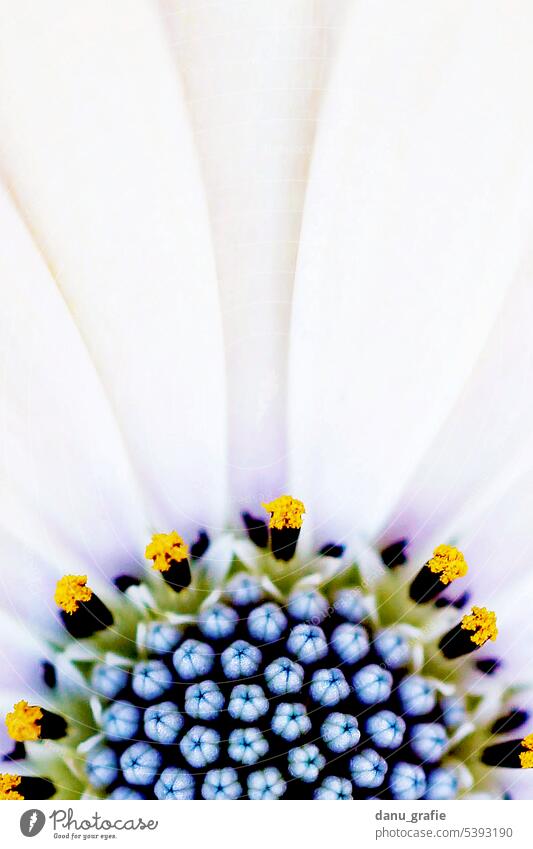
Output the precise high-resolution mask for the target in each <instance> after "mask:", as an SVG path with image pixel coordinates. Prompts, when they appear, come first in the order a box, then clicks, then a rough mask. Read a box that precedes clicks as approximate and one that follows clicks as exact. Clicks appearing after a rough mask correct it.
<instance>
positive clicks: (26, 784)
mask: <svg viewBox="0 0 533 849" xmlns="http://www.w3.org/2000/svg"><path fill="white" fill-rule="evenodd" d="M15 789H16V790H17V791H18V792H19V793H20V795H21V796H23V797H24V799H26V800H28V801H29V800H32V799H50V798H51V797H52V796H53V795H54V793H55V792H56V788H55V787H54V785H53V783H52V782H51V781H50V779H49V778H37V777H34V776H27V775H23V776H22V777H21V779H20V784H19V785H18V786H17V787H16V788H15Z"/></svg>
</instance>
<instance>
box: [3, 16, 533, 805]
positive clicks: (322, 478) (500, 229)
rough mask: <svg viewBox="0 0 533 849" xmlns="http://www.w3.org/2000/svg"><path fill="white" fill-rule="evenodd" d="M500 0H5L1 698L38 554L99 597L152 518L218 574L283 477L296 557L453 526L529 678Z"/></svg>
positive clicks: (521, 325) (413, 542) (528, 463)
mask: <svg viewBox="0 0 533 849" xmlns="http://www.w3.org/2000/svg"><path fill="white" fill-rule="evenodd" d="M409 5H410V4H409ZM512 5H513V6H515V5H516V7H517V9H516V13H515V14H510V13H509V11H508V9H507V8H506V9H505V10H503V9H502V8H499V7H496V6H494V7H490V8H484V9H483V19H482V27H480V25H479V24H480V20H479V13H477V14H476V13H472V12H471V11H470V10H469V9H467V8H463V7H462V5H461V4H459V5H458V6H457V8H453V9H451V8H449V7H448V6H447V4H435V5H433V6H432V7H431V8H429V9H426V10H425V12H424V15H423V16H420V15H419V14H418V11H417V7H416V4H413V8H412V9H408V10H406V9H405V7H404V6H403V5H402V8H399V6H398V8H396V7H395V5H394V4H391V6H390V8H389V9H388V12H387V26H386V27H384V26H383V19H382V12H381V11H380V8H379V7H378V6H373V5H372V4H362V5H361V4H354V5H353V6H352V5H351V4H344V3H341V2H338V3H333V4H332V3H329V2H327V0H323V2H318V3H313V4H309V3H306V2H305V0H301V1H300V2H295V3H290V4H286V3H285V2H282V0H273V2H268V3H266V2H265V3H262V2H258V3H256V2H252V3H249V4H244V5H243V4H237V6H238V9H237V6H236V7H235V9H231V10H230V9H229V8H228V7H224V8H222V7H213V8H211V7H210V8H209V9H208V10H207V9H206V8H202V7H201V6H200V5H198V7H196V6H195V7H194V8H193V7H187V8H186V9H184V8H183V7H182V6H181V4H180V3H178V2H177V0H166V1H165V2H163V3H162V4H158V3H155V2H152V3H151V2H136V3H134V4H132V3H129V2H127V0H116V1H115V2H114V3H112V4H109V3H105V2H104V0H95V2H93V3H91V4H90V5H88V4H83V3H75V4H72V3H71V2H70V0H43V2H41V3H39V4H36V3H32V2H30V0H19V2H18V3H17V4H13V3H11V2H7V0H1V3H0V12H1V16H2V28H1V32H0V62H1V65H2V68H3V71H2V74H3V78H4V84H3V86H2V89H1V91H0V173H1V174H2V185H1V187H0V188H1V191H0V236H1V238H0V297H1V303H0V355H1V357H0V377H1V383H0V439H1V443H0V445H1V453H0V558H1V564H0V581H1V584H0V588H1V596H2V598H1V605H2V610H3V614H5V615H3V616H2V620H1V623H0V660H1V664H0V669H1V672H0V707H1V708H2V712H5V710H7V709H9V708H10V707H11V706H12V705H13V703H14V702H15V701H17V699H19V698H21V692H23V694H25V695H26V696H27V697H28V698H30V700H31V698H32V697H33V698H34V699H35V700H38V701H39V703H42V701H43V698H44V697H43V695H42V692H41V690H40V684H39V683H38V682H39V681H40V662H41V660H43V659H44V660H46V659H47V652H49V651H50V650H49V649H47V648H46V647H45V645H44V644H43V635H45V636H46V637H48V638H50V639H51V640H55V641H57V640H58V639H63V637H62V634H61V637H60V636H59V635H60V631H59V627H58V626H57V623H58V619H57V616H56V607H55V604H54V602H53V595H54V587H55V583H56V581H57V580H58V578H60V577H61V576H62V575H64V574H65V573H67V574H83V575H85V574H88V573H90V576H91V577H90V585H91V587H92V588H93V589H94V590H95V592H96V593H99V592H102V593H103V594H104V595H105V592H106V587H107V584H108V581H109V578H110V577H113V576H114V575H116V574H117V573H120V572H121V571H124V570H125V571H127V572H129V573H131V572H136V574H139V575H142V574H143V573H144V570H146V569H147V564H146V561H145V559H144V556H143V555H144V548H145V545H146V542H147V540H149V538H150V536H151V534H152V533H155V532H158V531H161V530H167V529H170V528H172V527H174V526H176V527H178V529H179V530H180V533H183V535H184V537H185V539H186V540H187V541H188V542H189V543H191V542H192V541H193V540H194V539H195V537H196V535H197V533H198V531H199V530H200V529H204V528H206V529H207V530H208V532H209V534H210V536H211V537H213V538H215V539H220V540H221V543H220V549H215V554H214V555H211V557H212V558H213V562H212V564H211V565H212V566H213V568H214V569H215V570H216V567H217V565H218V566H220V567H221V572H222V573H223V572H224V570H225V565H227V563H226V558H227V556H228V555H227V552H228V551H229V552H230V556H231V552H232V551H233V548H232V547H231V545H233V543H232V544H231V545H230V546H229V548H228V544H227V540H226V541H225V542H224V536H223V535H222V532H223V530H224V529H227V528H228V526H235V525H236V524H237V520H238V517H239V513H240V512H241V511H242V510H252V511H253V510H254V509H256V508H257V505H258V504H260V503H261V502H264V501H268V500H270V499H271V498H273V497H275V496H276V495H278V494H279V492H282V491H291V492H294V494H295V495H297V496H298V497H301V498H302V499H303V501H304V502H305V504H306V508H307V513H306V523H305V525H304V531H303V532H302V539H301V553H302V554H303V555H304V556H305V555H307V556H308V557H311V554H312V552H315V551H316V550H317V548H320V547H321V546H322V545H324V544H325V543H332V542H334V543H337V544H342V545H345V546H346V561H345V562H347V561H348V560H350V559H357V560H358V561H359V562H360V563H361V564H362V568H363V566H364V568H365V570H366V574H368V575H370V574H371V573H372V572H374V573H375V572H376V571H377V570H378V569H380V568H381V567H380V566H379V565H377V563H378V560H377V558H376V556H375V552H376V551H377V550H380V549H382V548H383V547H384V546H386V545H388V544H390V543H393V542H396V541H397V540H398V539H400V538H403V537H405V538H406V539H408V540H409V544H410V554H411V557H412V560H413V563H415V564H418V566H420V564H421V563H424V562H425V561H426V560H427V559H428V558H429V557H430V556H431V552H432V550H433V548H434V546H435V545H436V544H438V543H440V542H441V541H442V540H445V541H446V542H450V543H453V544H454V545H455V544H456V545H457V546H459V547H460V548H461V550H462V551H464V552H465V555H466V558H467V560H468V561H469V563H470V564H471V571H470V573H469V576H468V578H467V579H465V580H464V581H463V584H464V585H466V586H468V587H471V588H473V589H475V601H476V602H478V601H479V602H480V603H483V604H487V605H488V606H489V607H490V608H494V609H497V611H498V622H499V630H500V642H499V649H498V653H499V655H500V656H501V655H502V654H503V656H504V659H505V661H506V663H507V664H508V669H507V670H506V671H505V670H504V674H505V675H506V676H507V678H506V681H507V682H508V683H509V685H516V684H517V682H519V681H525V683H528V681H527V679H528V678H530V677H531V671H530V670H531V664H530V658H529V656H528V655H529V646H530V641H531V638H532V636H533V631H532V628H533V625H532V623H531V616H530V606H531V605H530V599H531V595H532V589H531V588H532V584H531V579H530V578H529V572H530V561H531V557H530V551H531V539H532V534H531V508H532V498H531V493H532V492H533V487H532V483H533V481H532V475H533V464H532V459H533V444H532V438H531V432H532V423H533V422H532V420H533V402H532V400H531V392H530V387H529V375H530V371H531V356H532V344H531V320H532V315H533V312H532V308H533V287H532V286H531V279H530V278H531V268H532V263H531V255H530V253H529V238H530V232H531V222H532V212H533V210H532V203H533V200H532V198H533V191H532V189H533V163H532V161H531V154H530V151H531V149H532V142H533V114H532V108H531V106H530V100H531V98H530V91H529V89H530V83H529V81H530V79H531V71H532V65H533V56H532V54H531V49H530V45H531V36H532V35H533V32H532V31H533V14H532V12H531V9H530V8H529V7H528V5H527V4H526V3H525V2H520V0H516V2H512ZM511 45H512V47H511ZM224 546H225V547H224ZM217 551H219V552H220V553H219V554H217ZM254 556H255V555H254ZM241 559H242V560H243V562H245V559H244V556H242V558H241ZM252 562H253V558H252ZM324 568H325V567H324ZM476 576H478V577H476ZM481 576H482V579H481ZM303 589H304V590H307V589H308V588H306V587H304V588H303ZM132 598H133V595H132ZM136 602H137V603H138V604H139V605H141V606H142V604H146V599H143V597H142V594H141V593H139V594H138V597H137V598H136ZM47 645H48V644H47ZM74 650H76V651H78V652H80V653H82V652H83V646H81V645H78V646H77V647H76V649H74V648H73V649H72V651H74ZM482 652H485V654H487V656H488V655H489V654H491V653H489V652H486V651H485V649H482ZM49 659H52V657H51V656H50V658H49ZM53 660H54V662H55V663H56V661H57V658H55V656H54V658H53ZM68 660H69V658H66V659H65V669H64V670H63V669H62V668H61V665H59V666H57V663H56V666H57V674H58V675H59V676H60V678H61V686H63V687H66V688H71V689H74V690H75V689H76V686H77V684H78V681H77V679H76V677H75V673H74V667H73V666H72V665H71V664H70V663H69V662H67V661H68ZM486 686H488V685H487V682H486V681H482V682H481V683H480V687H481V688H483V687H486ZM3 742H4V741H2V743H3ZM98 751H99V750H97V749H95V752H96V753H98ZM104 766H106V765H105V764H104ZM106 769H107V766H106ZM180 780H181V779H180ZM514 780H515V782H516V781H517V779H514ZM511 783H512V782H511ZM529 792H531V790H529Z"/></svg>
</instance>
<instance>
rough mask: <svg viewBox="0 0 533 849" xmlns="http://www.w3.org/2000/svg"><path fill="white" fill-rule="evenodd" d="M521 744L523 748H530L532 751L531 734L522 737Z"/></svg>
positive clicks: (532, 738) (532, 737)
mask: <svg viewBox="0 0 533 849" xmlns="http://www.w3.org/2000/svg"><path fill="white" fill-rule="evenodd" d="M522 746H523V747H524V749H530V750H531V751H533V734H528V735H527V737H524V739H523V740H522Z"/></svg>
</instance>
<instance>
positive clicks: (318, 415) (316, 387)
mask: <svg viewBox="0 0 533 849" xmlns="http://www.w3.org/2000/svg"><path fill="white" fill-rule="evenodd" d="M407 6H408V10H410V11H408V12H406V7H405V4H402V5H401V8H400V6H398V7H397V8H396V7H394V8H390V6H388V7H387V14H386V16H385V17H386V26H385V27H384V26H383V20H384V6H383V4H381V3H378V4H371V5H370V4H366V5H365V4H363V5H358V6H357V7H355V12H354V16H353V19H352V27H351V28H350V29H347V31H346V34H345V40H344V44H343V49H342V52H341V54H340V55H339V61H338V63H337V65H336V68H335V74H334V77H333V79H332V83H331V87H330V91H329V92H328V97H327V99H326V102H325V104H324V109H323V112H322V118H321V131H320V133H319V136H318V138H317V145H316V152H315V158H314V164H313V168H312V171H311V175H310V184H309V190H308V196H307V201H306V210H305V214H304V222H303V228H302V241H301V246H300V255H299V264H298V269H297V277H296V289H295V305H294V313H293V338H292V342H291V344H292V360H291V376H290V382H289V398H290V399H291V413H290V415H291V420H290V452H291V455H290V456H291V465H292V476H291V486H292V489H293V490H294V491H295V492H296V493H297V494H298V495H299V496H300V497H302V498H304V500H306V502H309V504H308V507H309V510H308V512H309V517H308V519H311V520H312V516H313V514H314V515H315V522H316V523H320V525H321V527H322V526H327V527H328V530H329V533H331V531H332V530H333V529H335V530H336V531H337V533H338V535H339V536H340V537H341V538H342V537H343V536H344V535H346V534H347V533H348V532H350V531H352V530H361V531H362V532H363V533H364V534H365V535H366V537H367V538H373V537H374V536H375V534H376V532H377V530H378V529H380V528H383V527H384V525H385V522H386V517H387V516H388V515H389V514H390V511H391V509H392V507H393V505H394V504H395V503H397V501H398V498H399V494H400V493H401V492H402V490H403V489H404V487H405V484H406V481H407V479H408V477H409V476H410V475H411V474H412V473H413V470H414V468H415V467H416V465H417V463H419V462H420V460H421V458H422V457H423V456H424V454H425V452H426V450H427V448H428V446H429V445H430V444H431V442H432V440H433V439H434V438H435V435H436V434H437V433H438V431H439V429H440V427H441V426H442V424H443V422H444V421H445V419H446V417H447V415H448V414H449V412H450V410H451V409H452V407H453V404H454V403H455V402H456V401H457V399H458V397H459V394H460V392H461V390H462V388H463V386H464V383H465V380H466V379H467V377H468V375H469V374H470V372H471V370H472V367H473V365H474V363H475V361H476V358H477V357H478V355H479V353H480V351H481V350H482V348H483V345H484V343H485V341H486V338H487V336H488V334H489V331H490V329H491V326H492V324H493V322H494V320H495V317H496V315H497V313H498V310H499V308H500V306H501V303H502V300H503V298H504V296H505V292H506V290H507V288H508V286H509V285H510V284H511V282H512V281H513V278H514V276H515V273H516V270H517V268H518V266H519V263H520V261H521V259H522V255H523V253H524V251H525V247H526V245H527V241H528V239H529V233H530V221H531V198H532V197H533V193H532V176H533V175H532V162H531V157H530V153H529V151H530V149H531V145H532V142H533V138H532V136H533V122H532V116H531V109H530V107H529V102H530V97H529V93H528V85H529V82H528V81H529V79H530V77H531V71H532V54H531V50H530V42H531V35H532V30H533V15H532V14H531V9H529V8H528V6H527V5H526V4H524V3H517V4H516V10H517V14H516V16H515V15H508V14H507V11H504V10H503V9H502V8H501V7H497V6H495V5H492V6H489V7H487V9H486V10H485V11H486V13H487V14H484V15H483V26H482V27H481V28H480V26H479V14H478V13H476V12H475V6H472V7H470V6H468V5H467V6H465V4H461V3H452V4H446V5H445V6H444V5H443V4H435V5H433V6H431V8H428V7H427V4H424V6H423V9H424V14H420V11H421V9H422V6H421V4H420V3H416V2H413V3H409V4H407ZM319 511H320V512H319ZM317 513H318V515H317ZM321 527H319V528H318V527H317V535H318V536H322V535H323V534H322V530H321ZM324 534H325V532H324Z"/></svg>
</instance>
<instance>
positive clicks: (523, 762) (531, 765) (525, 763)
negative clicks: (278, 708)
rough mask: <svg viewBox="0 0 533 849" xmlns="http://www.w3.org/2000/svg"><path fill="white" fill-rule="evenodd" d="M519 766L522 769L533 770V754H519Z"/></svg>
mask: <svg viewBox="0 0 533 849" xmlns="http://www.w3.org/2000/svg"><path fill="white" fill-rule="evenodd" d="M520 766H521V767H522V769H533V752H520Z"/></svg>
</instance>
